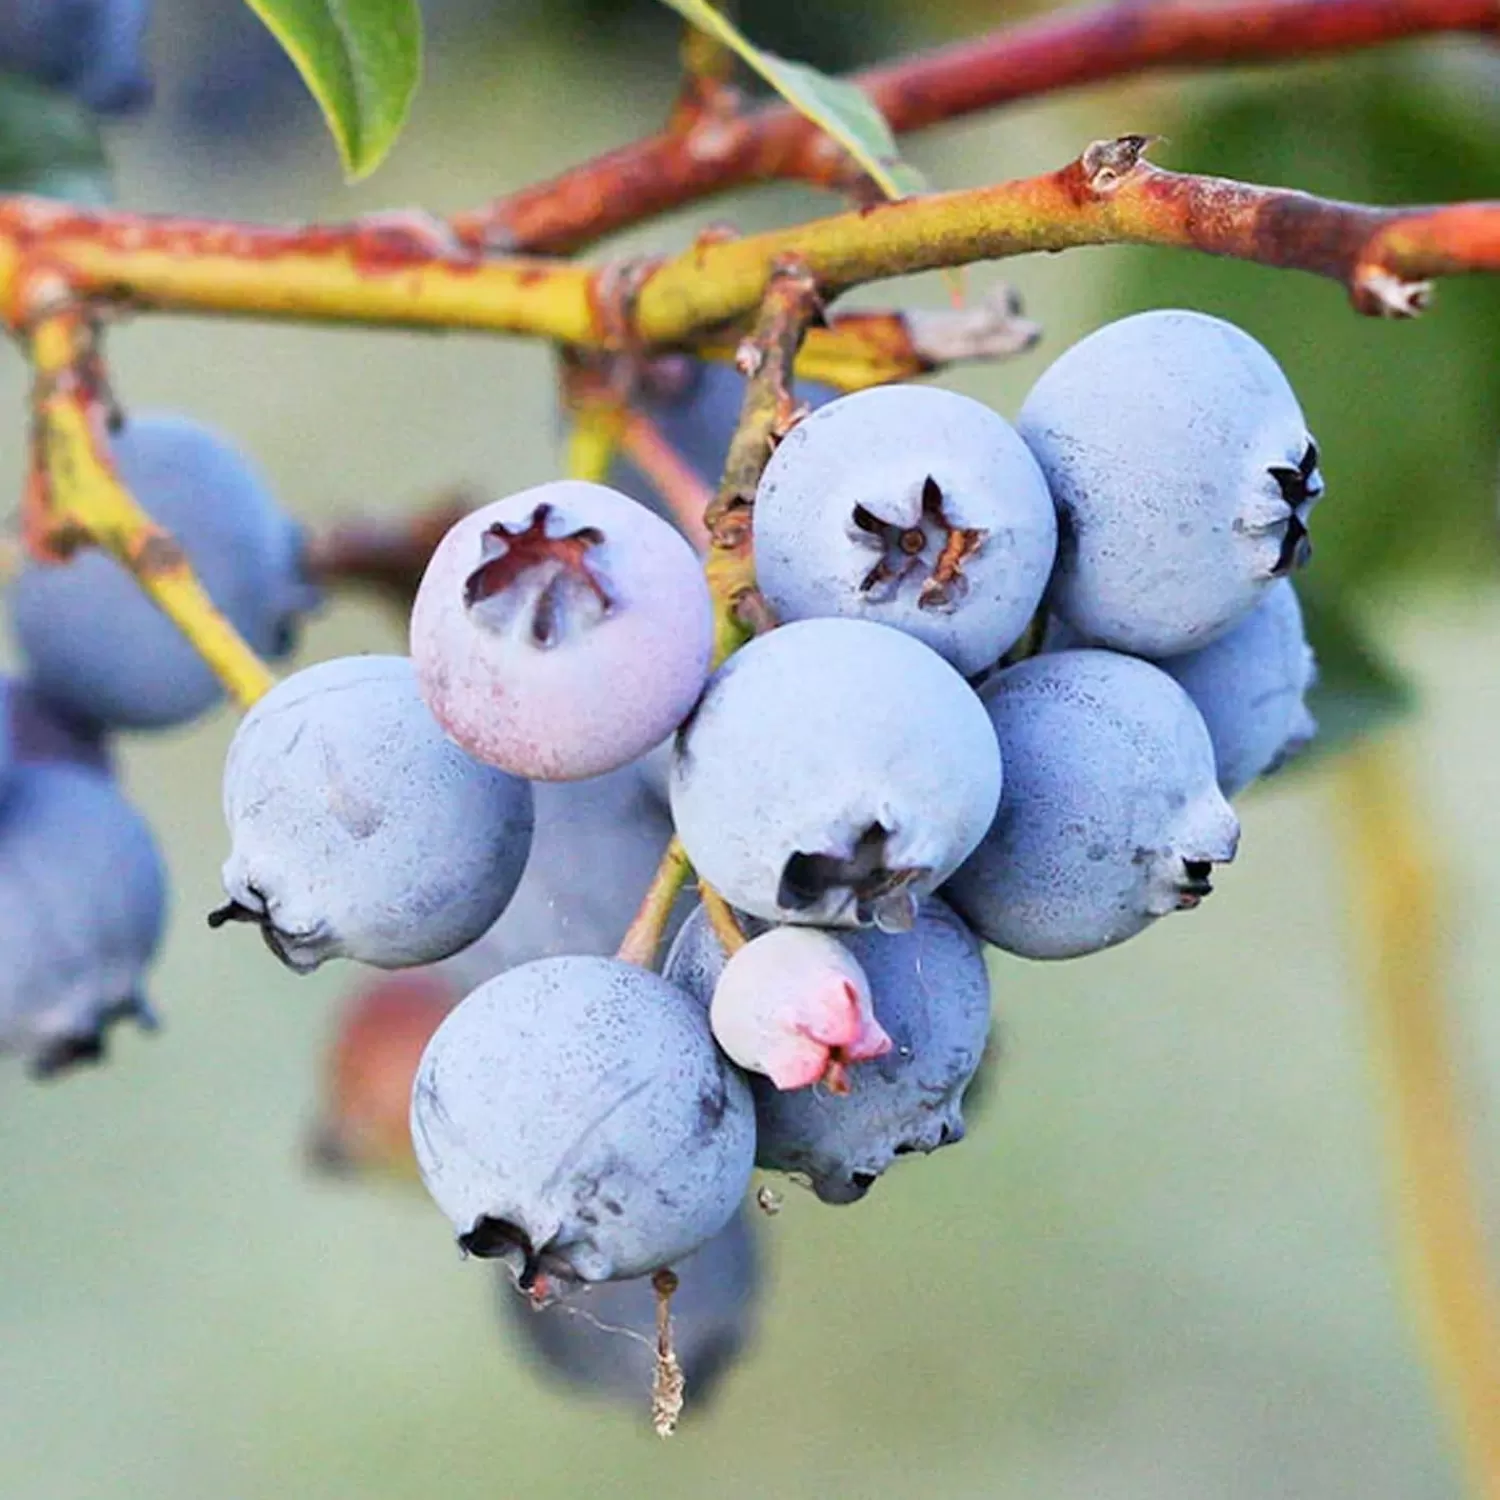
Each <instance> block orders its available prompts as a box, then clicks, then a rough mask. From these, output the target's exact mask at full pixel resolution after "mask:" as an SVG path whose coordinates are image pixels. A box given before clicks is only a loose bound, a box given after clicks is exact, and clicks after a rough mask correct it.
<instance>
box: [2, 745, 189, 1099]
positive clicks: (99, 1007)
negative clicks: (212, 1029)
mask: <svg viewBox="0 0 1500 1500" xmlns="http://www.w3.org/2000/svg"><path fill="white" fill-rule="evenodd" d="M165 911H166V877H165V873H164V871H163V869H162V863H161V856H160V855H159V854H158V853H157V849H156V844H155V841H154V840H153V839H152V837H151V830H150V829H149V828H148V827H147V826H146V822H145V819H144V818H142V817H141V815H140V814H139V813H138V812H137V811H136V810H135V809H134V808H133V807H132V806H131V805H130V804H129V803H128V802H127V801H126V800H125V798H124V797H123V796H122V795H121V794H120V791H119V789H118V788H117V787H116V786H115V784H114V782H113V781H111V780H110V778H109V777H108V776H106V775H103V774H101V773H100V772H98V771H94V770H89V769H85V768H83V767H81V766H75V765H64V764H56V765H45V764H26V765H18V766H16V767H15V768H14V770H13V772H12V775H11V782H10V788H9V791H8V793H7V794H6V796H5V798H4V800H3V802H0V953H3V954H4V956H5V957H4V961H3V963H0V1052H16V1053H20V1054H22V1055H23V1056H25V1057H26V1058H27V1059H28V1061H29V1063H30V1065H31V1070H32V1072H33V1073H34V1074H35V1075H37V1076H39V1077H46V1076H50V1075H52V1074H54V1073H58V1072H61V1071H63V1070H64V1069H66V1068H69V1067H71V1066H74V1065H76V1064H78V1063H83V1062H94V1061H97V1060H98V1059H99V1058H101V1057H102V1056H103V1055H104V1041H105V1034H106V1033H107V1031H108V1030H109V1028H110V1026H111V1025H113V1024H114V1023H115V1022H116V1021H119V1020H122V1019H126V1018H130V1019H134V1020H136V1021H137V1022H138V1023H140V1024H141V1025H143V1026H146V1027H152V1026H154V1025H155V1018H154V1017H153V1015H152V1013H151V1010H150V1007H149V1006H148V1005H147V1003H146V1000H145V996H144V993H143V985H144V980H145V971H146V968H147V966H148V965H149V964H150V962H151V960H152V958H153V957H154V956H155V954H156V950H157V947H158V945H159V944H160V942H161V935H162V928H163V925H164V921H165Z"/></svg>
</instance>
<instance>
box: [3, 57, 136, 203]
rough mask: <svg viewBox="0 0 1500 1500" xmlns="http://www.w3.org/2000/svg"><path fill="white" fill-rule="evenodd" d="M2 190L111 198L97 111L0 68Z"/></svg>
mask: <svg viewBox="0 0 1500 1500" xmlns="http://www.w3.org/2000/svg"><path fill="white" fill-rule="evenodd" d="M0 192H5V193H37V194H39V195H40V196H42V197H44V198H65V199H67V200H68V201H69V202H71V203H82V204H87V205H91V206H98V205H100V204H104V203H107V202H108V201H109V197H110V177H109V161H108V159H107V158H106V156H105V154H104V142H103V139H102V138H101V137H100V134H99V126H98V124H97V122H96V121H95V119H94V116H93V114H92V113H91V112H90V111H89V110H88V109H87V108H86V107H85V106H84V105H82V104H79V103H78V102H77V101H76V100H75V99H73V98H72V97H71V96H70V95H68V94H63V93H59V92H57V91H56V90H54V89H48V88H43V87H42V86H41V85H40V84H37V83H33V82H31V80H30V79H27V78H19V77H17V76H15V75H14V74H11V73H0Z"/></svg>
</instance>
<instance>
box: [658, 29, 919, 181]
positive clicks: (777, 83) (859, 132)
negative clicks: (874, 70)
mask: <svg viewBox="0 0 1500 1500" xmlns="http://www.w3.org/2000/svg"><path fill="white" fill-rule="evenodd" d="M662 3H663V4H664V5H669V6H671V7H672V9H673V10H675V11H676V12H677V14H678V15H680V16H681V17H682V18H683V19H684V20H686V21H689V22H691V23H692V24H693V25H694V26H696V27H697V28H698V30H699V31H702V32H706V33H707V34H708V35H709V36H711V37H713V38H714V39H715V40H716V41H719V42H722V43H723V44H724V46H726V47H728V48H729V49H730V50H731V51H733V52H734V53H735V54H736V55H737V56H738V57H739V58H740V59H741V60H742V61H743V62H744V63H745V64H746V65H747V66H748V67H750V68H753V69H754V70H755V72H757V73H759V74H760V76H761V77H762V78H764V79H765V81H766V82H767V83H769V84H770V85H771V87H772V88H773V89H775V90H776V92H777V93H778V94H780V95H781V97H782V98H783V99H785V100H786V102H787V103H788V104H790V105H791V106H792V108H793V109H795V110H796V111H797V112H798V113H799V114H801V115H805V116H806V117H807V118H808V119H809V120H811V121H812V122H813V124H814V125H816V126H817V127H818V128H819V129H820V130H823V131H826V132H827V133H828V134H829V135H830V136H832V137H833V139H834V140H836V141H837V142H838V143H839V145H841V146H842V147H843V148H844V150H846V151H847V152H848V153H849V155H850V156H852V157H853V158H854V159H855V161H857V162H858V163H859V164H860V166H861V167H862V168H863V169H864V170H865V172H866V173H868V174H869V176H870V177H871V178H872V179H873V180H874V182H875V183H876V185H877V186H878V187H879V188H880V190H881V192H883V193H884V194H885V195H886V197H888V198H904V197H906V196H907V195H908V194H909V193H925V192H926V191H927V180H926V178H924V177H923V176H922V174H921V173H920V172H919V171H917V169H916V168H915V167H913V166H911V165H910V164H909V163H907V162H904V161H902V159H901V153H900V151H899V150H898V149H897V146H896V138H895V136H893V135H892V134H891V127H890V126H889V125H888V124H886V120H885V116H884V115H883V114H881V113H880V111H879V110H878V109H877V108H876V107H875V102H874V100H873V99H871V98H870V96H869V95H868V94H867V93H865V91H864V90H863V89H861V88H860V87H859V86H858V85H857V84H853V83H850V82H848V81H847V80H845V79H842V78H830V77H829V76H828V74H826V73H820V72H819V71H818V70H817V69H816V68H810V67H808V66H807V64H806V63H799V62H789V61H788V60H787V59H786V58H784V57H777V56H776V55H775V53H773V52H763V51H761V49H760V48H759V47H757V46H756V45H755V44H754V43H753V42H752V41H750V39H749V38H748V37H746V36H745V35H744V34H743V33H742V32H741V31H740V30H739V29H738V28H737V27H736V26H734V25H733V23H731V22H730V21H728V20H727V19H726V18H725V17H724V16H722V15H720V14H719V12H718V11H716V10H715V9H714V8H713V6H712V5H709V4H708V3H707V0H662Z"/></svg>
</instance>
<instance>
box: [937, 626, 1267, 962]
mask: <svg viewBox="0 0 1500 1500" xmlns="http://www.w3.org/2000/svg"><path fill="white" fill-rule="evenodd" d="M981 696H982V698H983V700H984V704H985V707H986V708H987V709H988V711H989V715H990V719H991V721H992V722H993V724H994V727H995V732H996V734H997V735H998V736H999V739H1000V745H1001V752H1002V754H1003V755H1004V757H1005V766H1006V785H1005V796H1004V798H1003V799H1002V801H1001V804H1000V811H999V814H998V816H997V817H996V819H995V822H994V825H993V827H992V828H991V829H990V831H989V833H987V834H986V835H985V838H984V841H983V842H982V843H981V844H980V845H979V847H978V848H977V849H976V850H975V851H974V853H973V854H972V855H971V856H970V857H969V859H968V860H966V861H965V863H964V865H963V867H962V868H961V869H960V870H959V872H958V873H957V874H956V875H955V876H954V877H953V879H952V880H951V881H949V882H948V884H947V885H946V886H945V887H944V890H943V894H944V896H945V897H946V898H947V899H948V900H949V901H950V902H951V903H952V904H953V906H954V907H955V908H956V909H957V910H958V912H959V914H960V915H961V916H962V917H963V918H964V919H965V920H966V921H967V922H968V923H969V925H970V926H971V927H973V928H974V930H975V931H976V932H977V933H978V934H979V935H980V936H981V937H982V938H984V940H985V941H986V942H990V943H994V944H995V945H996V946H997V947H999V948H1004V949H1006V950H1007V951H1009V952H1011V953H1018V954H1021V955H1022V956H1023V957H1026V958H1072V957H1076V956H1077V955H1079V954H1083V953H1093V952H1095V951H1097V950H1098V949H1101V948H1108V947H1111V946H1113V945H1114V944H1116V943H1121V942H1124V941H1125V940H1126V939H1127V938H1130V937H1134V936H1135V934H1136V933H1138V932H1141V931H1142V930H1143V929H1144V928H1146V927H1147V926H1149V925H1150V924H1151V922H1153V921H1154V920H1155V919H1156V918H1158V917H1162V916H1165V915H1167V914H1168V913H1169V912H1174V911H1180V910H1185V909H1189V908H1191V907H1195V906H1197V905H1198V903H1199V902H1200V901H1201V900H1202V899H1203V897H1204V896H1206V895H1207V894H1208V893H1209V890H1210V888H1211V887H1210V885H1209V875H1210V873H1211V871H1212V866H1213V865H1214V864H1215V863H1220V862H1225V861H1228V860H1231V859H1233V858H1234V853H1235V848H1236V845H1237V844H1238V841H1239V822H1238V820H1237V819H1236V818H1235V815H1234V812H1233V811H1232V810H1231V808H1230V806H1229V804H1228V802H1226V801H1225V800H1224V797H1223V795H1222V793H1221V792H1220V791H1219V787H1218V782H1217V780H1216V771H1215V766H1214V754H1213V745H1212V743H1211V741H1210V740H1209V737H1208V730H1207V728H1206V727H1205V726H1204V723H1203V718H1202V715H1200V714H1199V712H1198V710H1197V709H1196V708H1195V707H1194V706H1193V703H1192V700H1191V699H1190V698H1189V697H1188V696H1187V694H1186V693H1185V692H1183V690H1182V689H1181V688H1180V687H1179V686H1178V685H1177V684H1176V683H1175V682H1174V681H1173V680H1172V679H1171V678H1170V677H1168V676H1167V674H1166V673H1165V672H1163V671H1161V670H1160V669H1159V668H1157V667H1154V666H1152V665H1150V663H1148V662H1143V661H1137V660H1136V659H1135V658H1133V657H1129V656H1122V655H1118V654H1117V653H1115V652H1113V651H1096V650H1081V651H1059V652H1057V653H1055V654H1048V655H1044V656H1034V657H1032V658H1031V659H1030V660H1028V661H1023V662H1019V663H1018V664H1017V665H1015V666H1013V667H1008V668H1007V669H1006V670H1005V671H1003V672H999V673H997V674H996V675H995V676H994V677H992V678H991V679H990V680H989V681H988V682H987V683H986V684H985V685H984V688H983V690H982V693H981Z"/></svg>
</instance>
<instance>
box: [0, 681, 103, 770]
mask: <svg viewBox="0 0 1500 1500" xmlns="http://www.w3.org/2000/svg"><path fill="white" fill-rule="evenodd" d="M7 756H9V758H10V759H12V760H14V761H16V762H22V761H28V762H31V761H43V762H45V761H64V762H66V763H68V764H70V765H76V766H88V767H90V768H91V769H92V770H95V771H105V772H108V771H109V770H110V769H111V766H112V763H113V757H112V756H111V754H110V745H109V739H108V736H107V735H106V734H105V732H104V731H103V730H102V729H101V728H100V727H99V726H98V725H97V724H86V723H80V722H79V721H77V720H75V719H70V718H69V717H68V716H67V714H65V713H64V712H63V711H62V710H61V709H59V708H58V706H57V705H56V704H55V703H52V702H50V701H49V700H48V699H46V698H44V697H43V696H42V695H41V694H40V693H39V692H37V690H36V689H35V688H34V687H33V686H32V685H31V684H30V683H29V682H25V681H23V680H21V679H19V678H3V677H0V789H3V786H4V781H5V775H4V766H5V762H6V759H7Z"/></svg>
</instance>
